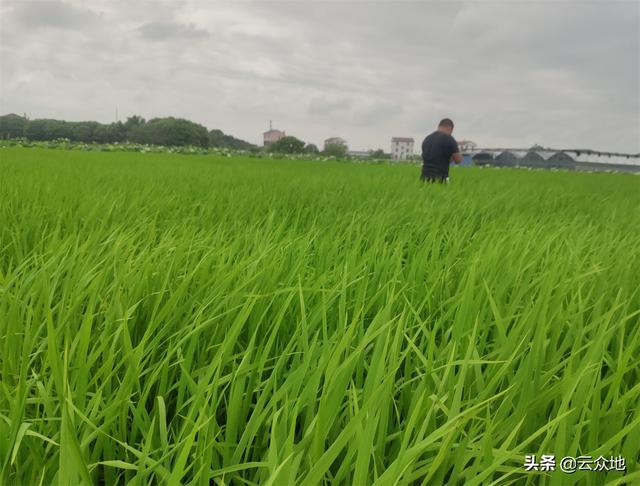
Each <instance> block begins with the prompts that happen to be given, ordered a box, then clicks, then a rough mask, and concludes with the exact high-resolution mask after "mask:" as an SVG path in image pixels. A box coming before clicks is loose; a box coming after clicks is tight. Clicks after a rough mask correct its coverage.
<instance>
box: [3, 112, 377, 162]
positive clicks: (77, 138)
mask: <svg viewBox="0 0 640 486" xmlns="http://www.w3.org/2000/svg"><path fill="white" fill-rule="evenodd" d="M11 138H26V139H28V140H33V141H49V140H58V139H68V140H70V141H72V142H84V143H121V142H133V143H141V144H149V145H164V146H169V147H170V146H186V145H193V146H197V147H213V148H226V149H232V150H248V151H258V150H265V151H268V152H273V153H280V154H321V155H324V156H332V157H336V158H344V157H346V156H347V147H346V146H344V145H339V144H329V145H327V146H325V147H324V150H323V151H320V150H319V149H318V147H317V146H316V145H314V144H312V143H308V144H305V142H304V141H302V140H300V139H298V138H296V137H292V136H288V137H284V138H282V139H280V140H278V141H277V142H275V143H273V144H271V145H269V146H268V147H264V148H259V147H257V146H256V145H253V144H251V143H249V142H245V141H244V140H240V139H238V138H235V137H233V136H231V135H226V134H225V133H223V132H222V130H218V129H214V130H207V128H206V127H204V126H203V125H200V124H198V123H194V122H192V121H189V120H185V119H183V118H174V117H165V118H152V119H151V120H148V121H147V120H145V119H144V118H142V117H141V116H139V115H133V116H130V117H129V118H127V120H126V121H124V122H121V121H118V122H114V123H108V124H106V123H98V122H95V121H81V122H69V121H64V120H53V119H35V120H29V119H28V118H27V117H26V116H19V115H16V114H13V113H12V114H9V115H3V116H0V139H11ZM389 157H390V155H389V154H385V153H384V151H383V150H382V149H378V150H375V151H371V152H370V154H369V158H374V159H385V158H389Z"/></svg>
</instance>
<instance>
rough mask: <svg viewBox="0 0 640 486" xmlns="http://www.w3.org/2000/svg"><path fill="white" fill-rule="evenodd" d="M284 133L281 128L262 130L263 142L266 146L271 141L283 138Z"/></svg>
mask: <svg viewBox="0 0 640 486" xmlns="http://www.w3.org/2000/svg"><path fill="white" fill-rule="evenodd" d="M285 136H286V135H285V133H284V131H281V130H269V131H268V132H264V134H263V137H262V139H263V144H264V146H265V147H268V146H269V145H271V144H272V143H275V142H277V141H278V140H280V139H282V138H284V137H285Z"/></svg>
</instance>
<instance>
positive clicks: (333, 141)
mask: <svg viewBox="0 0 640 486" xmlns="http://www.w3.org/2000/svg"><path fill="white" fill-rule="evenodd" d="M327 145H341V146H343V147H346V146H347V141H346V140H345V139H344V138H340V137H331V138H327V139H326V140H325V141H324V148H325V150H326V149H327Z"/></svg>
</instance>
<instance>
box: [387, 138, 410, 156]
mask: <svg viewBox="0 0 640 486" xmlns="http://www.w3.org/2000/svg"><path fill="white" fill-rule="evenodd" d="M413 143H414V140H413V138H410V137H393V138H392V139H391V158H392V159H395V160H406V159H409V158H411V157H412V156H413Z"/></svg>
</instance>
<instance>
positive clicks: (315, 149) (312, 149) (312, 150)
mask: <svg viewBox="0 0 640 486" xmlns="http://www.w3.org/2000/svg"><path fill="white" fill-rule="evenodd" d="M304 152H305V153H307V154H317V153H320V151H319V150H318V147H317V146H316V145H314V144H312V143H308V144H307V146H306V147H305V148H304Z"/></svg>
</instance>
